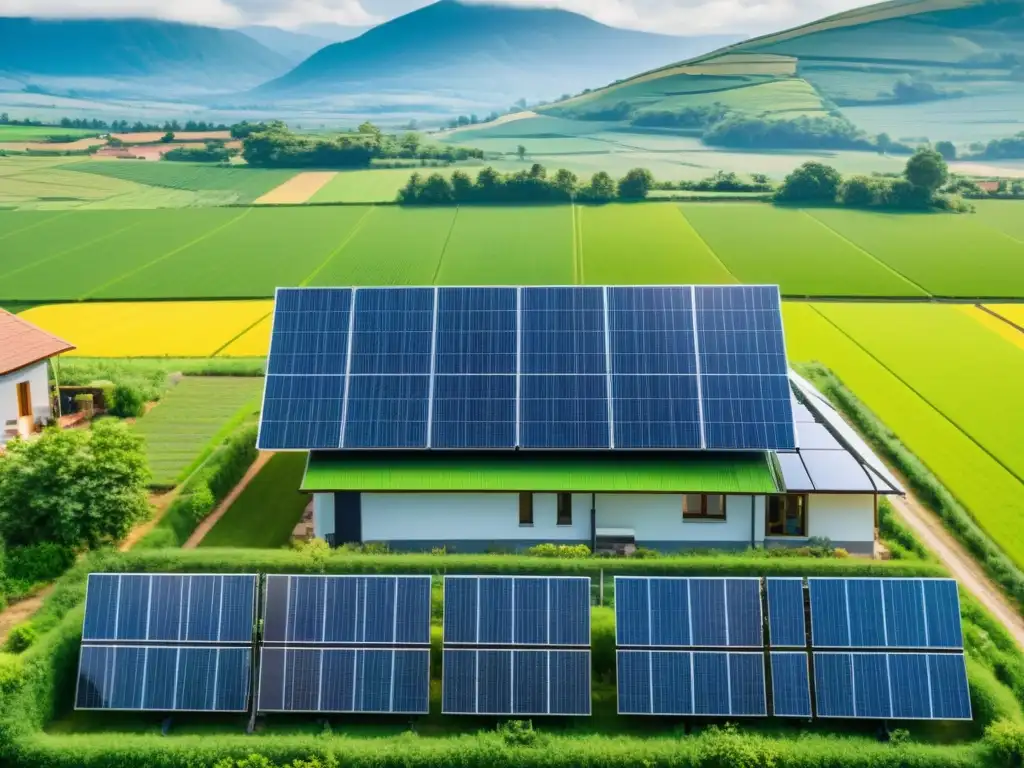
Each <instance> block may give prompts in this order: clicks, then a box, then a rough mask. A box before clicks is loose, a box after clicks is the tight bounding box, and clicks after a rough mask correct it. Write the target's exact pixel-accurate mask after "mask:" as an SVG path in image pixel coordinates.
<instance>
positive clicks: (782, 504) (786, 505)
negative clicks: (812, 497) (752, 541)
mask: <svg viewBox="0 0 1024 768" xmlns="http://www.w3.org/2000/svg"><path fill="white" fill-rule="evenodd" d="M766 516H767V520H766V521H765V526H764V527H765V533H766V534H767V535H768V536H806V535H807V497H806V496H802V495H797V494H792V493H791V494H787V495H785V496H769V497H768V506H767V512H766Z"/></svg>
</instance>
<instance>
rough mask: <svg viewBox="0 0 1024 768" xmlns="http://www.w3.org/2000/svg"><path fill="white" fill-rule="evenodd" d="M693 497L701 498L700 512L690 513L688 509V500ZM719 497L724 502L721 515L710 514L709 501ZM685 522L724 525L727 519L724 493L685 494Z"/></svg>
mask: <svg viewBox="0 0 1024 768" xmlns="http://www.w3.org/2000/svg"><path fill="white" fill-rule="evenodd" d="M692 496H699V497H700V511H699V512H690V511H688V510H687V508H686V499H687V498H689V497H692ZM712 496H717V497H718V498H720V499H721V500H722V506H721V510H722V512H721V514H708V499H709V498H711V497H712ZM682 504H683V511H682V513H683V522H684V523H685V522H700V521H705V522H708V521H710V522H716V523H724V522H725V519H726V505H725V494H724V493H684V494H683V503H682Z"/></svg>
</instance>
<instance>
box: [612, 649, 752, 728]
mask: <svg viewBox="0 0 1024 768" xmlns="http://www.w3.org/2000/svg"><path fill="white" fill-rule="evenodd" d="M622 653H642V654H647V655H648V660H649V663H652V666H653V654H655V653H662V654H680V653H684V654H687V655H688V656H689V657H690V712H655V711H653V709H654V685H653V681H651V682H650V683H649V686H650V688H649V690H650V699H651V710H652V711H650V712H623V711H622V707H621V704H620V697H619V685H620V680H621V678H620V677H619V654H622ZM697 653H705V654H711V655H716V656H725V657H727V659H726V662H727V663H726V672H727V674H728V676H729V681H730V684H729V690H730V694H729V709H730V710H731V709H732V695H731V691H732V682H731V681H732V669H731V668H730V667H729V664H728V657H731V656H756V657H758V658H760V659H761V685H762V689H761V701H762V702H763V703H764V711H763V712H762V713H760V714H735V715H734V714H732V712H731V711H730V712H725V713H718V714H712V715H707V714H696V713H695V709H696V707H695V706H694V704H695V701H696V696H697V694H696V691H697V687H696V686H695V685H694V684H693V681H694V676H693V668H694V660H693V657H694V654H697ZM766 678H767V670H766V669H765V666H764V653H763V652H761V651H725V650H714V651H707V650H695V649H693V650H680V649H666V648H635V647H629V648H616V649H615V712H616V714H618V715H620V716H626V717H633V716H635V717H746V718H757V717H767V716H768V683H767V679H766Z"/></svg>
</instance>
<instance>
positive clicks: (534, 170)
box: [530, 163, 548, 179]
mask: <svg viewBox="0 0 1024 768" xmlns="http://www.w3.org/2000/svg"><path fill="white" fill-rule="evenodd" d="M547 177H548V170H547V168H545V167H544V166H543V165H541V164H540V163H534V164H533V165H531V166H530V178H531V179H546V178H547Z"/></svg>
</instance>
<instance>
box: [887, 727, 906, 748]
mask: <svg viewBox="0 0 1024 768" xmlns="http://www.w3.org/2000/svg"><path fill="white" fill-rule="evenodd" d="M909 742H910V731H908V730H907V729H906V728H895V729H893V731H892V733H890V734H889V743H890V744H892V745H893V746H894V747H898V746H900V745H902V744H908V743H909Z"/></svg>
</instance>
